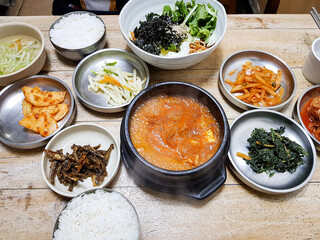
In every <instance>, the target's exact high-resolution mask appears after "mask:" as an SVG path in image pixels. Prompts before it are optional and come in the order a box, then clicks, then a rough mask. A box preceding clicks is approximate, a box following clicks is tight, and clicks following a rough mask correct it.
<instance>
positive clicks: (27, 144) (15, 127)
mask: <svg viewBox="0 0 320 240" xmlns="http://www.w3.org/2000/svg"><path fill="white" fill-rule="evenodd" d="M23 86H29V87H36V86H38V87H40V88H41V89H42V90H46V91H66V92H67V94H66V97H65V99H64V101H63V103H66V104H68V105H69V112H68V113H67V115H66V116H65V117H64V118H63V119H62V120H61V121H59V122H58V126H59V127H58V129H57V130H56V131H55V132H54V133H53V134H51V135H50V136H47V137H42V136H41V135H40V134H37V133H34V132H33V131H31V130H28V129H27V128H24V127H23V126H21V125H20V124H19V121H20V120H21V119H22V118H23V114H22V100H23V99H24V94H23V92H22V90H21V88H22V87H23ZM75 112H76V106H75V102H74V98H73V95H72V92H71V90H70V88H69V87H68V86H67V84H65V83H64V82H62V81H61V80H59V79H57V78H54V77H49V76H44V75H36V76H32V77H29V78H26V79H23V80H20V81H18V82H16V83H14V84H12V85H9V86H7V87H6V88H4V89H3V90H2V91H1V92H0V123H1V124H0V126H1V127H0V141H1V142H3V143H4V144H6V145H8V146H10V147H13V148H20V149H31V148H36V147H40V146H43V145H46V143H47V142H48V141H49V139H50V138H51V137H53V136H54V135H55V134H56V133H57V132H59V131H60V130H61V129H62V128H64V127H66V126H69V125H70V124H71V122H72V120H73V117H74V115H75Z"/></svg>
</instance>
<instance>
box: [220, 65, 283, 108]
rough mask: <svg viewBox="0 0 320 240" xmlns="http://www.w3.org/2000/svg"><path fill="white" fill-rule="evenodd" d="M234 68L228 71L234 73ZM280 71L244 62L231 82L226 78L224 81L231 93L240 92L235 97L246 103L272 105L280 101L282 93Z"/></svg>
mask: <svg viewBox="0 0 320 240" xmlns="http://www.w3.org/2000/svg"><path fill="white" fill-rule="evenodd" d="M234 72H235V70H233V71H231V72H230V73H229V76H231V75H232V74H234ZM281 79H282V71H281V70H278V71H277V73H274V72H273V71H272V70H270V69H267V68H266V67H259V66H253V65H252V63H251V62H246V63H245V64H244V65H243V66H242V69H241V71H240V72H239V73H238V75H237V78H236V80H235V81H234V82H233V81H231V80H230V79H226V80H225V82H226V83H227V84H229V85H230V86H231V87H232V88H231V90H230V92H231V93H242V95H237V96H236V97H237V98H238V99H239V100H241V101H244V102H246V103H249V104H252V105H255V106H265V107H268V106H274V105H277V104H279V103H280V102H281V97H282V95H283V93H284V89H283V87H281Z"/></svg>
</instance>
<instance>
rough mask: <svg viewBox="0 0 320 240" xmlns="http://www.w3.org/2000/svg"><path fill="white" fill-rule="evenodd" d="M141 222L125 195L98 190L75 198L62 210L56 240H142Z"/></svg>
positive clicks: (53, 236) (55, 227) (55, 234)
mask: <svg viewBox="0 0 320 240" xmlns="http://www.w3.org/2000/svg"><path fill="white" fill-rule="evenodd" d="M139 235H140V223H139V218H138V214H137V212H136V210H135V208H134V207H133V205H132V203H131V202H130V201H129V200H128V199H127V198H126V197H125V196H124V195H122V194H121V193H119V192H116V191H113V190H110V189H103V188H100V189H94V190H89V191H87V192H84V193H82V194H80V195H78V196H77V197H75V198H73V199H72V200H71V201H70V202H69V203H68V204H67V205H66V206H65V208H64V209H63V210H62V211H61V213H60V215H59V217H58V219H57V221H56V223H55V226H54V230H53V235H52V239H55V240H58V239H60V240H62V239H68V240H73V239H74V240H81V239H108V240H116V239H117V240H118V239H126V240H138V239H139Z"/></svg>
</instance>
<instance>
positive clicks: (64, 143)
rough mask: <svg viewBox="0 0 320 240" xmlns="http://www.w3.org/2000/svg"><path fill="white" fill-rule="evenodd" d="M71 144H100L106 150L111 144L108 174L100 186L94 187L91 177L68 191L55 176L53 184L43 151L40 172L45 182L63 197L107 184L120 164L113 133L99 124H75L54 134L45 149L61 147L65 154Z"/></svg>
mask: <svg viewBox="0 0 320 240" xmlns="http://www.w3.org/2000/svg"><path fill="white" fill-rule="evenodd" d="M73 144H76V145H80V146H84V145H90V146H98V145H99V144H101V147H100V149H103V150H107V149H108V148H109V146H110V145H111V144H113V146H114V149H113V150H112V152H111V155H110V158H109V161H108V164H107V166H106V170H107V173H108V175H107V176H106V177H105V179H104V181H103V182H102V183H101V185H100V186H97V187H94V186H93V184H92V181H91V178H90V177H89V178H87V179H85V180H84V181H83V182H79V183H78V184H77V185H76V186H74V188H73V190H72V191H68V186H65V185H63V184H62V183H60V182H59V180H58V178H57V177H56V178H55V181H54V184H52V183H51V182H50V181H49V176H50V166H51V163H50V162H49V160H48V157H47V156H46V154H45V153H43V154H42V159H41V172H42V176H43V178H44V180H45V182H46V184H47V185H48V186H49V187H50V188H51V189H52V190H53V191H54V192H56V193H58V194H60V195H62V196H65V197H75V196H77V195H78V194H80V193H82V192H84V191H87V190H90V189H94V188H100V187H105V186H107V185H108V184H109V183H110V182H111V181H112V180H113V178H114V177H115V176H116V174H117V172H118V169H119V164H120V148H119V144H118V142H117V140H116V139H115V137H114V136H113V134H112V133H111V132H109V131H108V130H107V129H106V128H104V127H102V126H100V125H96V124H89V123H83V124H76V125H72V126H70V127H68V128H65V129H63V130H62V131H61V132H59V133H58V134H57V135H55V136H54V137H53V138H52V139H51V140H50V141H49V143H48V144H47V146H46V148H45V149H47V150H52V151H57V150H59V149H62V150H63V153H64V154H66V153H71V152H72V149H71V147H72V145H73Z"/></svg>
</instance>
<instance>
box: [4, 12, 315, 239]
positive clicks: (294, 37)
mask: <svg viewBox="0 0 320 240" xmlns="http://www.w3.org/2000/svg"><path fill="white" fill-rule="evenodd" d="M56 18H57V17H55V16H41V17H38V16H37V17H0V24H1V23H5V22H12V21H21V22H27V23H31V24H34V25H35V26H37V27H38V28H39V29H40V30H41V31H42V32H43V33H44V35H45V40H46V44H45V48H46V51H47V61H46V64H45V66H44V67H43V69H42V71H41V74H47V75H50V76H54V77H57V78H59V79H61V80H63V81H65V82H66V83H67V84H68V85H69V87H70V88H71V89H72V84H71V81H72V74H73V71H74V69H75V67H76V63H73V62H70V61H67V60H65V59H63V58H61V57H60V56H59V55H58V54H57V53H56V52H55V50H54V49H53V46H52V45H51V44H50V42H49V40H48V29H49V27H50V25H51V23H52V22H53V21H54V20H55V19H56ZM102 19H103V20H104V22H105V24H106V26H107V47H110V48H122V49H128V47H127V45H126V43H125V41H124V40H123V38H122V36H121V33H120V30H119V27H118V16H102ZM319 35H320V31H319V29H317V28H316V25H315V23H314V22H313V20H312V18H311V17H310V16H309V15H230V16H228V30H227V33H226V35H225V37H224V39H223V41H222V43H221V44H220V45H219V47H218V48H217V49H216V50H215V52H214V53H213V54H212V55H211V56H209V57H208V58H207V59H206V60H204V61H202V62H201V63H199V64H196V65H194V66H192V67H190V68H188V69H183V70H177V71H167V70H161V69H157V68H155V67H151V66H150V72H151V81H150V84H151V85H153V84H155V83H158V82H163V81H172V80H175V81H187V82H190V83H194V84H196V85H199V86H201V87H203V88H205V89H207V90H208V91H209V92H210V93H211V94H213V96H215V97H216V98H217V99H218V101H219V102H220V103H221V104H222V106H223V108H224V110H225V112H226V114H227V116H228V119H229V120H230V122H231V121H232V120H233V119H234V118H235V117H236V116H237V115H239V114H240V113H242V112H243V111H242V110H241V109H239V108H237V107H235V106H233V105H231V104H230V103H229V102H228V101H227V99H226V98H225V97H224V96H222V93H221V91H220V90H219V88H218V72H219V67H220V65H221V63H222V61H223V60H224V59H225V58H226V57H227V56H228V55H229V54H231V53H233V52H235V51H238V50H242V49H260V50H264V51H267V52H270V53H272V54H275V55H277V56H279V57H280V58H282V59H283V60H284V61H285V62H287V63H288V65H289V66H290V67H291V68H292V70H293V72H294V74H295V76H296V78H297V82H298V88H297V93H296V95H295V97H294V99H293V101H292V102H291V103H290V104H289V105H288V106H287V107H286V108H284V109H283V110H282V111H281V112H283V113H284V114H286V115H287V116H291V113H292V110H293V106H294V103H295V101H296V100H297V98H298V97H299V96H300V94H301V93H302V92H303V91H304V90H305V89H306V88H308V87H309V86H311V85H312V84H311V83H310V82H308V81H307V80H306V79H305V78H304V77H303V74H302V66H303V63H304V59H305V57H306V54H307V52H308V50H309V48H310V46H311V43H312V41H313V40H314V39H316V38H318V37H319ZM76 105H77V109H78V111H77V114H76V117H75V119H74V122H73V124H78V123H82V122H92V123H97V124H99V125H102V126H104V127H106V128H107V129H109V130H110V131H111V132H112V133H114V135H115V136H117V138H118V141H119V130H120V121H121V119H122V116H123V113H118V114H102V113H97V112H94V111H91V110H89V109H88V108H85V107H84V106H83V105H82V104H80V103H79V101H78V100H77V102H76ZM43 148H44V147H42V148H37V149H33V150H16V149H13V148H9V147H7V146H5V145H3V144H0V239H49V238H50V237H51V234H52V229H53V226H54V222H55V220H56V218H57V216H58V214H59V212H60V210H61V209H62V208H63V207H64V206H65V204H66V203H67V202H68V201H69V199H68V198H64V197H61V196H59V195H57V194H56V193H54V192H53V191H51V190H50V189H49V188H48V186H47V185H46V183H45V181H44V179H43V177H42V175H41V170H40V160H41V154H42V150H43ZM319 159H320V158H319V155H318V166H317V169H316V172H315V174H314V176H313V177H312V179H311V181H310V182H309V183H308V184H307V185H306V186H305V187H303V188H302V189H301V190H298V191H296V192H293V193H290V194H287V195H281V196H273V195H267V194H262V193H259V192H257V191H255V190H253V189H251V188H249V187H247V186H246V185H244V184H243V183H242V182H241V181H240V180H239V179H237V177H236V176H235V175H234V174H232V173H231V172H230V171H229V169H228V172H227V180H226V182H225V184H224V185H223V186H222V187H221V188H220V189H219V190H218V191H216V192H215V193H214V194H212V195H211V196H210V197H208V198H207V199H205V200H202V201H197V200H194V199H189V198H182V197H178V196H173V195H168V194H164V193H159V192H155V191H153V190H150V189H147V188H145V187H143V186H139V185H137V184H136V183H135V181H134V180H133V179H132V178H131V177H130V175H129V174H128V172H127V170H126V169H125V167H124V165H123V164H121V167H120V170H119V172H118V174H117V177H116V178H115V179H114V180H113V182H112V183H111V185H109V187H110V188H112V189H114V190H116V191H119V192H121V193H123V194H124V195H125V196H127V197H128V198H129V199H130V201H131V202H132V203H133V205H134V206H135V208H136V209H137V212H138V215H139V218H140V222H141V232H142V239H166V238H170V239H190V240H194V239H320V169H319V166H320V160H319Z"/></svg>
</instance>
